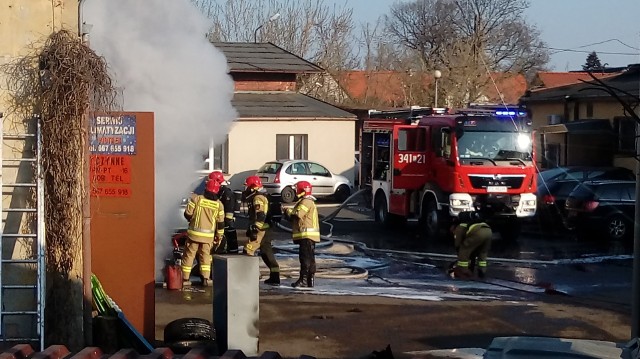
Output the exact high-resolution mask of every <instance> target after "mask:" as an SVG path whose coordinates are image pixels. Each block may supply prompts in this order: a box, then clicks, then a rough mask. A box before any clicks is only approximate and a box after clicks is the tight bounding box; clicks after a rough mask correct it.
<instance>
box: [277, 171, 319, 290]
mask: <svg viewBox="0 0 640 359" xmlns="http://www.w3.org/2000/svg"><path fill="white" fill-rule="evenodd" d="M311 191H312V187H311V183H309V182H307V181H300V182H298V183H296V196H297V197H298V198H299V199H298V202H296V204H295V205H294V206H293V208H287V210H286V211H283V213H284V217H285V219H286V220H288V221H290V222H291V223H292V226H291V230H292V233H293V235H292V236H293V243H297V244H298V246H299V247H298V256H299V258H300V278H299V279H298V280H297V281H296V282H294V283H293V284H291V286H292V287H294V288H296V287H303V288H304V287H307V288H312V287H313V284H314V276H315V274H316V254H315V248H316V243H317V242H320V221H319V220H318V209H317V207H316V203H315V200H316V198H315V197H313V196H312V195H311Z"/></svg>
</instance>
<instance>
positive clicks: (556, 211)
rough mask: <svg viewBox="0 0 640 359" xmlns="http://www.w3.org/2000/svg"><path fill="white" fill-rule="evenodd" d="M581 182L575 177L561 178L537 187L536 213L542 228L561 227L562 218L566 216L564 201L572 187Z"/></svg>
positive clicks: (552, 228) (562, 226)
mask: <svg viewBox="0 0 640 359" xmlns="http://www.w3.org/2000/svg"><path fill="white" fill-rule="evenodd" d="M580 183H582V181H580V180H577V179H563V180H559V181H554V182H551V183H550V184H548V185H546V186H543V187H538V192H537V197H538V198H537V205H538V208H537V210H536V215H537V216H538V218H539V222H540V224H541V225H542V228H544V229H548V230H558V229H563V228H564V225H563V221H562V219H563V218H564V217H565V216H566V211H565V202H566V200H567V197H569V194H570V193H571V192H572V191H573V189H574V188H575V187H576V186H577V185H579V184H580Z"/></svg>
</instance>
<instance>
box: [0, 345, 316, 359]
mask: <svg viewBox="0 0 640 359" xmlns="http://www.w3.org/2000/svg"><path fill="white" fill-rule="evenodd" d="M138 357H144V358H147V359H178V358H180V359H184V358H197V359H228V358H233V359H251V358H253V359H282V356H280V354H279V353H278V352H272V351H267V352H264V353H262V354H260V356H257V357H253V356H252V357H247V356H245V355H244V353H243V352H242V351H240V350H227V351H226V352H225V353H223V354H222V355H221V356H218V355H216V354H213V353H211V352H209V351H208V350H207V349H205V348H194V349H191V350H190V351H189V352H188V353H186V354H175V353H174V352H172V351H171V349H169V348H156V349H154V351H153V352H151V353H150V354H145V355H144V356H141V354H139V353H138V352H136V351H135V350H133V349H121V350H119V351H118V352H116V353H114V354H106V353H103V352H102V350H101V349H100V348H97V347H86V348H84V349H82V350H81V351H79V352H78V353H71V352H69V350H68V349H67V348H66V347H65V346H64V345H52V346H50V347H47V348H45V349H44V350H43V351H41V352H35V351H34V350H33V348H32V347H31V346H30V345H28V344H18V345H16V346H14V347H12V348H10V349H7V350H5V351H4V352H0V358H5V359H25V358H37V359H61V358H71V359H96V358H102V359H131V358H138ZM299 358H300V359H315V357H312V356H308V355H300V357H299Z"/></svg>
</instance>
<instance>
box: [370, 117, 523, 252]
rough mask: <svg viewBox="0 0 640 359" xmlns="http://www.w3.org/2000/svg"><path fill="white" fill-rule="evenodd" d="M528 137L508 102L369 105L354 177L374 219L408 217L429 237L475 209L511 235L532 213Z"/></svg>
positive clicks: (387, 221)
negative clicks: (396, 107) (453, 106)
mask: <svg viewBox="0 0 640 359" xmlns="http://www.w3.org/2000/svg"><path fill="white" fill-rule="evenodd" d="M533 143H534V141H533V133H532V131H531V122H530V120H529V119H528V117H527V116H526V112H524V111H520V110H518V109H514V108H506V107H505V108H502V109H497V110H493V109H489V110H487V109H464V110H457V111H455V112H453V113H449V111H448V110H446V109H432V108H417V109H416V108H412V109H410V110H404V111H370V112H369V118H367V119H365V121H364V123H363V129H362V141H361V148H360V153H361V171H360V176H361V178H360V183H362V184H363V185H366V186H367V187H368V188H370V189H371V193H370V194H371V201H372V203H371V205H372V207H373V209H374V213H375V219H376V221H377V222H380V223H383V224H390V223H393V222H403V221H405V220H406V219H410V218H415V219H418V223H419V226H420V232H421V234H422V235H423V236H424V237H427V238H428V239H430V240H433V239H438V238H440V237H442V232H443V231H444V230H445V229H446V228H448V226H449V224H450V222H451V219H452V218H454V217H457V215H458V214H459V213H460V212H462V211H469V210H479V211H482V213H483V214H484V215H485V218H487V220H488V222H489V223H490V224H491V226H492V227H493V228H494V231H497V232H499V233H500V234H501V236H502V237H503V238H505V239H508V240H515V239H516V238H517V237H518V235H519V233H520V226H521V219H522V218H526V217H532V216H534V215H535V211H536V196H535V192H536V181H535V176H536V170H535V152H534V149H533Z"/></svg>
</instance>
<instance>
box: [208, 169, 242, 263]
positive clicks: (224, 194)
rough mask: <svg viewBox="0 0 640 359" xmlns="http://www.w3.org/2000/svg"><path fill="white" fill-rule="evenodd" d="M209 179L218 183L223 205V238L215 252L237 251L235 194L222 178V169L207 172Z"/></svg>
mask: <svg viewBox="0 0 640 359" xmlns="http://www.w3.org/2000/svg"><path fill="white" fill-rule="evenodd" d="M209 180H210V181H216V182H217V183H219V184H220V191H219V192H218V195H219V196H220V202H222V205H223V206H224V238H223V239H222V243H221V244H220V246H218V249H217V250H216V253H238V235H237V234H236V229H235V227H234V224H235V216H234V213H233V210H234V208H235V195H234V193H233V190H232V189H231V188H229V186H228V184H229V182H228V181H227V180H225V179H224V175H223V174H222V171H213V172H211V173H209Z"/></svg>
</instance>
